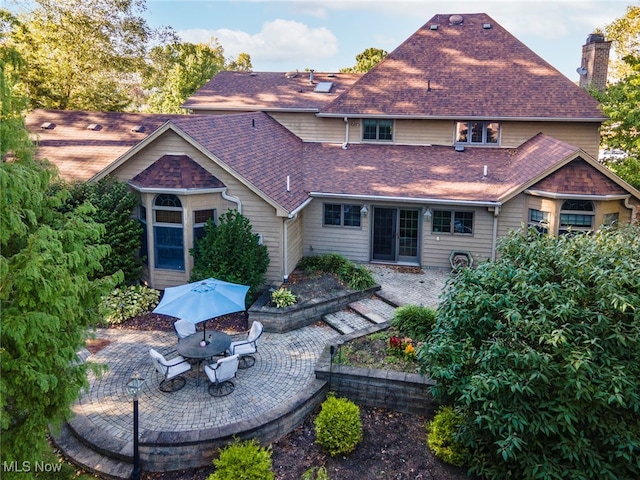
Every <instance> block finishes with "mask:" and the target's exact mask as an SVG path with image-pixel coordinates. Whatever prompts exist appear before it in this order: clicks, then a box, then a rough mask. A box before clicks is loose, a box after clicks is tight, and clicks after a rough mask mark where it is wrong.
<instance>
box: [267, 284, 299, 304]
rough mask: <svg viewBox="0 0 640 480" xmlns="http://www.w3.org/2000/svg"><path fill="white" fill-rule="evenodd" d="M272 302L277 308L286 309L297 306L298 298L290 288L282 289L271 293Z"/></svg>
mask: <svg viewBox="0 0 640 480" xmlns="http://www.w3.org/2000/svg"><path fill="white" fill-rule="evenodd" d="M271 301H272V302H273V303H275V305H276V307H277V308H284V307H288V306H290V305H295V303H296V296H295V295H294V294H293V292H292V291H291V290H289V289H288V288H285V287H280V288H279V289H277V290H274V291H273V292H271Z"/></svg>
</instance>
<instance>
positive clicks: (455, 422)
mask: <svg viewBox="0 0 640 480" xmlns="http://www.w3.org/2000/svg"><path fill="white" fill-rule="evenodd" d="M462 420H463V417H462V415H460V414H459V413H457V412H456V411H455V410H454V409H453V408H452V407H441V408H440V409H439V410H438V412H437V413H436V415H435V416H434V417H433V420H431V421H430V422H427V424H426V428H427V444H428V445H429V448H430V449H431V451H432V452H433V454H434V455H435V456H436V457H438V458H439V459H440V460H442V461H443V462H447V463H450V464H452V465H455V466H457V467H462V466H463V465H464V464H465V459H466V457H467V455H468V454H469V451H468V450H467V449H466V448H464V447H463V446H462V445H461V444H460V442H458V441H456V439H455V435H456V432H457V431H458V428H460V424H461V423H462Z"/></svg>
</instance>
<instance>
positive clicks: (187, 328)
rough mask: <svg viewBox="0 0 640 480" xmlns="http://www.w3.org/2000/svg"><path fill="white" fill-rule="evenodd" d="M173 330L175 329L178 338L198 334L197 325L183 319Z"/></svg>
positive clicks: (177, 322)
mask: <svg viewBox="0 0 640 480" xmlns="http://www.w3.org/2000/svg"><path fill="white" fill-rule="evenodd" d="M173 328H175V330H176V335H178V338H184V337H188V336H189V335H193V334H194V333H196V326H195V324H194V323H191V322H190V321H189V320H184V319H182V318H181V319H180V320H178V321H176V322H175V323H174V324H173Z"/></svg>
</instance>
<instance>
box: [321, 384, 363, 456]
mask: <svg viewBox="0 0 640 480" xmlns="http://www.w3.org/2000/svg"><path fill="white" fill-rule="evenodd" d="M314 426H315V431H316V442H317V443H318V444H319V445H321V446H322V447H323V448H324V449H325V450H326V451H327V452H328V453H329V455H331V456H334V455H338V454H340V453H349V452H352V451H353V450H354V449H355V448H356V447H357V446H358V444H359V443H360V441H361V440H362V421H361V420H360V407H358V406H357V405H356V404H355V403H353V402H351V401H350V400H348V399H346V398H336V397H335V396H333V395H331V394H330V395H329V396H327V399H326V400H325V401H324V402H322V406H321V410H320V413H319V414H318V416H317V417H316V419H315V421H314Z"/></svg>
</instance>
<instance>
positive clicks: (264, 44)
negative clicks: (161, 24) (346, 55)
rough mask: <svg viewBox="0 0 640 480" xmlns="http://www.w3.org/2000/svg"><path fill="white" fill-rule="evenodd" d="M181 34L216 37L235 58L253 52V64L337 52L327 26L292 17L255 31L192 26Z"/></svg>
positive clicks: (305, 59) (200, 38)
mask: <svg viewBox="0 0 640 480" xmlns="http://www.w3.org/2000/svg"><path fill="white" fill-rule="evenodd" d="M178 35H180V38H182V40H183V41H185V42H191V43H201V42H204V43H207V42H209V41H210V40H211V37H215V38H217V39H218V41H219V43H220V44H221V45H222V47H223V48H224V53H225V56H226V57H234V58H235V57H237V56H238V54H240V53H242V52H246V53H248V54H249V55H251V60H252V62H253V64H254V65H255V64H256V63H260V62H265V61H266V62H277V61H283V60H286V61H287V62H290V63H300V62H302V63H305V64H308V63H309V62H313V61H314V60H322V59H327V58H331V57H333V56H335V55H336V54H337V53H338V39H337V38H336V36H335V35H334V34H333V33H332V32H331V31H330V30H329V29H328V28H325V27H321V28H310V27H309V26H308V25H306V24H304V23H301V22H295V21H291V20H281V19H276V20H273V21H270V22H265V23H264V24H263V25H262V30H261V31H260V32H259V33H256V34H251V33H247V32H243V31H240V30H228V29H219V30H206V29H192V30H181V31H178Z"/></svg>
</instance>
